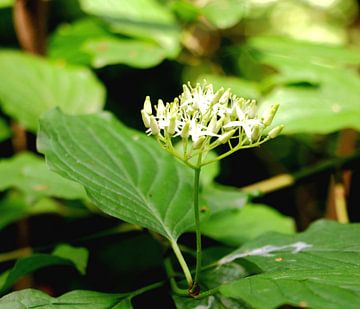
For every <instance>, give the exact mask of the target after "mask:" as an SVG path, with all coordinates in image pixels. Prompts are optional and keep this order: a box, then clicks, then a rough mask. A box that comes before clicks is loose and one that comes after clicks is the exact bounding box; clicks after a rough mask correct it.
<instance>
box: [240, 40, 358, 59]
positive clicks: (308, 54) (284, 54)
mask: <svg viewBox="0 0 360 309" xmlns="http://www.w3.org/2000/svg"><path fill="white" fill-rule="evenodd" d="M247 45H248V46H249V47H251V48H254V49H256V50H259V51H261V52H263V53H266V54H269V55H271V56H278V57H279V58H280V57H281V58H283V59H284V60H285V61H286V59H288V58H294V59H298V62H299V63H304V62H307V63H313V64H322V65H332V66H334V65H337V66H344V65H347V64H360V54H359V50H357V49H351V48H348V47H345V46H339V45H332V44H317V43H313V42H306V41H298V40H293V39H290V38H286V37H253V38H251V39H250V40H249V41H248V42H247ZM258 56H259V55H258ZM260 57H262V55H261V56H260Z"/></svg>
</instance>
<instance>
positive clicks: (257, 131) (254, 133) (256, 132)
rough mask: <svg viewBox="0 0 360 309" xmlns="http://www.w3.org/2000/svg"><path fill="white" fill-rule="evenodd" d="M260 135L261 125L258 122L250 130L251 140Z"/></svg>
mask: <svg viewBox="0 0 360 309" xmlns="http://www.w3.org/2000/svg"><path fill="white" fill-rule="evenodd" d="M260 135H261V127H260V126H259V125H258V124H255V125H254V126H253V128H252V132H251V142H253V141H257V140H258V139H259V137H260Z"/></svg>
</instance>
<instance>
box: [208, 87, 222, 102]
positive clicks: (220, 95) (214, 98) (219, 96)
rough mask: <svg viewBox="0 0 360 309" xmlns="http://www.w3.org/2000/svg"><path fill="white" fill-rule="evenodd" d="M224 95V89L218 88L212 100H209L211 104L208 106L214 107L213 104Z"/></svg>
mask: <svg viewBox="0 0 360 309" xmlns="http://www.w3.org/2000/svg"><path fill="white" fill-rule="evenodd" d="M223 93H224V88H222V87H221V88H220V89H219V90H218V91H216V93H215V94H214V96H213V98H212V100H211V103H210V106H212V105H214V104H215V103H217V102H219V101H220V99H221V97H222V95H223Z"/></svg>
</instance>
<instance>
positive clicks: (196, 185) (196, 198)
mask: <svg viewBox="0 0 360 309" xmlns="http://www.w3.org/2000/svg"><path fill="white" fill-rule="evenodd" d="M200 165H201V155H199V158H198V165H197V166H198V167H197V168H196V169H194V172H195V177H194V215H195V232H196V268H195V281H194V285H193V287H192V289H191V291H192V292H194V290H195V289H196V288H197V285H198V283H199V279H200V273H201V231H200V211H199V189H200V188H199V184H200V171H201V167H200Z"/></svg>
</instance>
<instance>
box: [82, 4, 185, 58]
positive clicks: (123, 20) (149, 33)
mask: <svg viewBox="0 0 360 309" xmlns="http://www.w3.org/2000/svg"><path fill="white" fill-rule="evenodd" d="M80 5H81V7H82V9H83V10H84V11H85V12H86V13H89V14H91V15H95V16H99V17H101V18H103V19H104V20H106V21H107V22H108V23H109V24H110V26H111V29H112V30H113V31H115V32H118V33H121V34H125V35H128V36H132V37H137V38H141V39H148V40H152V41H155V42H157V43H159V44H160V45H161V46H162V47H163V48H164V50H165V51H166V53H167V55H168V56H170V57H175V56H176V55H177V54H178V53H179V51H180V29H179V27H178V25H177V23H176V20H175V17H174V16H173V15H172V13H171V11H170V9H169V8H167V7H166V6H164V5H162V4H160V3H159V2H158V1H157V0H132V1H127V0H108V1H102V0H80Z"/></svg>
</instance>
